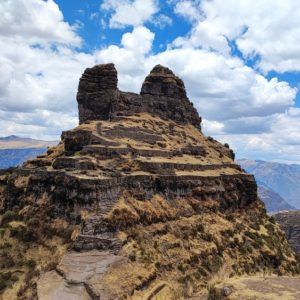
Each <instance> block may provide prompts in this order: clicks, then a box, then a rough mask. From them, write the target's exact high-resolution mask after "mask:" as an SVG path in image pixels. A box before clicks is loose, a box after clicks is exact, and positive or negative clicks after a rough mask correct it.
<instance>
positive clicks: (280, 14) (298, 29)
mask: <svg viewBox="0 0 300 300" xmlns="http://www.w3.org/2000/svg"><path fill="white" fill-rule="evenodd" d="M195 3H196V5H195ZM175 12H176V13H178V14H180V15H183V16H185V17H186V18H187V19H189V20H191V19H192V20H194V21H195V20H196V19H197V22H196V24H195V26H194V27H193V29H192V31H191V34H190V36H189V37H186V38H181V39H178V40H177V41H176V44H177V45H184V46H186V45H190V46H193V47H204V48H205V49H214V50H217V51H219V52H220V53H222V54H223V55H230V52H231V48H230V46H229V44H228V41H235V42H236V45H237V46H238V48H239V50H240V51H241V52H242V53H243V55H244V56H245V57H246V58H253V57H255V56H256V55H258V56H259V57H260V61H258V62H257V66H258V67H259V68H260V69H261V70H263V71H264V72H268V71H270V70H275V71H278V72H285V71H297V70H298V71H299V70H300V56H299V52H300V18H299V16H300V6H299V3H298V1H296V0H285V1H282V0H260V1H259V2H255V3H253V1H252V0H242V1H235V0H227V1H224V0H202V1H180V2H179V3H178V4H177V5H176V8H175Z"/></svg>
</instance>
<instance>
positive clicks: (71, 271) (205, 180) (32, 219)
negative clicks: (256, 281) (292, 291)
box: [0, 64, 299, 300]
mask: <svg viewBox="0 0 300 300" xmlns="http://www.w3.org/2000/svg"><path fill="white" fill-rule="evenodd" d="M77 101H78V105H79V120H80V125H79V126H78V127H76V128H75V129H73V130H70V131H66V132H63V134H62V140H61V142H60V144H59V145H58V146H56V147H53V148H51V149H49V150H48V152H47V154H46V155H44V156H40V157H38V158H36V159H33V160H30V161H28V162H26V163H25V164H24V165H23V166H22V167H20V168H17V169H15V170H9V171H7V172H2V173H1V177H0V203H1V205H0V206H1V209H2V213H3V215H2V219H1V227H2V228H1V234H2V237H3V238H2V240H1V241H0V248H1V249H0V255H1V257H2V258H5V259H6V260H5V261H10V263H9V264H2V266H1V271H0V272H1V280H2V287H1V285H0V288H1V290H2V293H3V294H2V297H4V298H3V299H43V300H45V299H154V298H155V297H159V295H160V294H162V295H165V294H167V298H165V299H187V298H189V297H190V296H192V295H194V294H195V293H197V292H198V291H199V290H201V289H203V288H205V287H206V285H207V283H208V281H209V280H211V278H212V276H215V275H216V274H218V273H219V272H224V270H226V273H227V274H228V276H229V275H231V276H233V275H239V274H245V273H247V274H252V273H256V272H261V271H263V270H268V271H269V272H271V273H275V274H287V275H288V274H290V275H291V274H296V273H298V272H299V269H298V265H297V261H296V258H295V256H294V253H293V251H292V250H291V249H290V247H289V245H288V243H287V241H286V239H285V237H284V233H283V232H282V231H281V229H280V228H279V226H278V225H277V224H276V223H275V222H274V221H273V219H270V218H269V217H268V216H267V215H266V211H265V208H264V205H263V203H262V202H261V201H260V200H259V198H258V197H257V186H256V182H255V180H254V177H253V176H252V175H249V174H247V173H245V172H244V171H243V170H242V169H241V168H240V167H239V166H238V165H236V164H235V163H234V161H233V153H232V151H231V150H230V149H228V148H227V147H225V146H223V145H222V144H220V143H218V142H217V141H215V140H213V139H212V138H207V137H205V136H204V135H203V134H202V132H201V129H200V123H201V118H200V117H199V115H198V113H197V111H196V110H195V109H194V108H193V105H192V103H191V102H190V101H189V99H188V98H187V96H186V92H185V88H184V84H183V82H182V81H181V80H180V79H179V78H178V77H177V76H175V75H174V74H173V72H172V71H170V70H169V69H167V68H164V67H162V66H156V67H154V69H153V70H152V71H151V73H150V74H149V75H148V76H147V77H146V79H145V82H144V84H143V86H142V88H141V93H140V94H139V95H138V94H133V93H124V92H121V91H119V90H118V89H117V72H116V70H115V68H114V65H113V64H108V65H99V66H95V67H93V68H89V69H86V71H85V72H84V74H83V75H82V77H81V79H80V83H79V90H78V94H77ZM49 253H52V255H51V256H50V254H49ZM50 257H51V259H50ZM7 287H12V289H8V288H7Z"/></svg>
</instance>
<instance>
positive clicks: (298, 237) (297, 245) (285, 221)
mask: <svg viewBox="0 0 300 300" xmlns="http://www.w3.org/2000/svg"><path fill="white" fill-rule="evenodd" d="M273 217H274V218H275V220H276V221H277V222H278V223H279V224H280V225H281V226H282V229H283V230H284V232H285V235H286V238H287V240H288V241H289V243H290V245H291V246H292V248H293V249H294V250H295V252H296V253H297V255H298V260H300V211H289V212H280V213H277V214H275V215H273Z"/></svg>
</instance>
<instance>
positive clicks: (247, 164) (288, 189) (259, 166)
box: [238, 159, 300, 209]
mask: <svg viewBox="0 0 300 300" xmlns="http://www.w3.org/2000/svg"><path fill="white" fill-rule="evenodd" d="M238 164H240V165H241V167H242V168H244V169H245V170H246V171H247V172H248V173H251V174H253V175H254V176H255V178H256V180H257V181H258V182H260V183H262V184H264V185H265V186H267V187H268V188H269V189H271V190H273V191H274V192H276V193H277V194H279V195H280V196H281V197H282V198H283V199H285V200H286V201H287V202H288V204H289V205H291V206H293V207H296V208H297V209H299V208H300V199H299V194H300V165H297V164H291V165H288V164H283V163H277V162H267V161H262V160H249V159H241V160H238Z"/></svg>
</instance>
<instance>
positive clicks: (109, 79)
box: [77, 64, 201, 128]
mask: <svg viewBox="0 0 300 300" xmlns="http://www.w3.org/2000/svg"><path fill="white" fill-rule="evenodd" d="M117 82H118V79H117V72H116V69H115V67H114V65H113V64H107V65H98V66H95V67H94V68H88V69H86V70H85V72H84V73H83V75H82V77H81V79H80V82H79V87H78V93H77V101H78V107H79V121H80V123H84V122H86V121H91V120H112V119H114V118H116V117H118V116H126V115H127V116H128V115H133V114H136V113H140V112H148V113H151V114H156V115H158V116H160V117H162V118H164V119H171V120H174V121H176V122H179V123H185V124H186V123H191V124H193V125H195V126H198V127H199V128H200V123H201V118H200V117H199V115H198V113H197V111H196V109H195V108H194V107H193V104H192V103H191V102H190V101H189V100H188V98H187V96H186V92H185V87H184V83H183V81H182V80H181V79H179V78H178V77H177V76H175V75H174V73H173V72H172V71H171V70H169V69H168V68H165V67H163V66H160V65H157V66H155V67H154V68H153V70H152V71H151V73H150V74H149V75H148V76H147V77H146V79H145V81H144V83H143V86H142V89H141V94H140V95H137V94H133V93H124V92H121V91H119V90H118V89H117Z"/></svg>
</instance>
